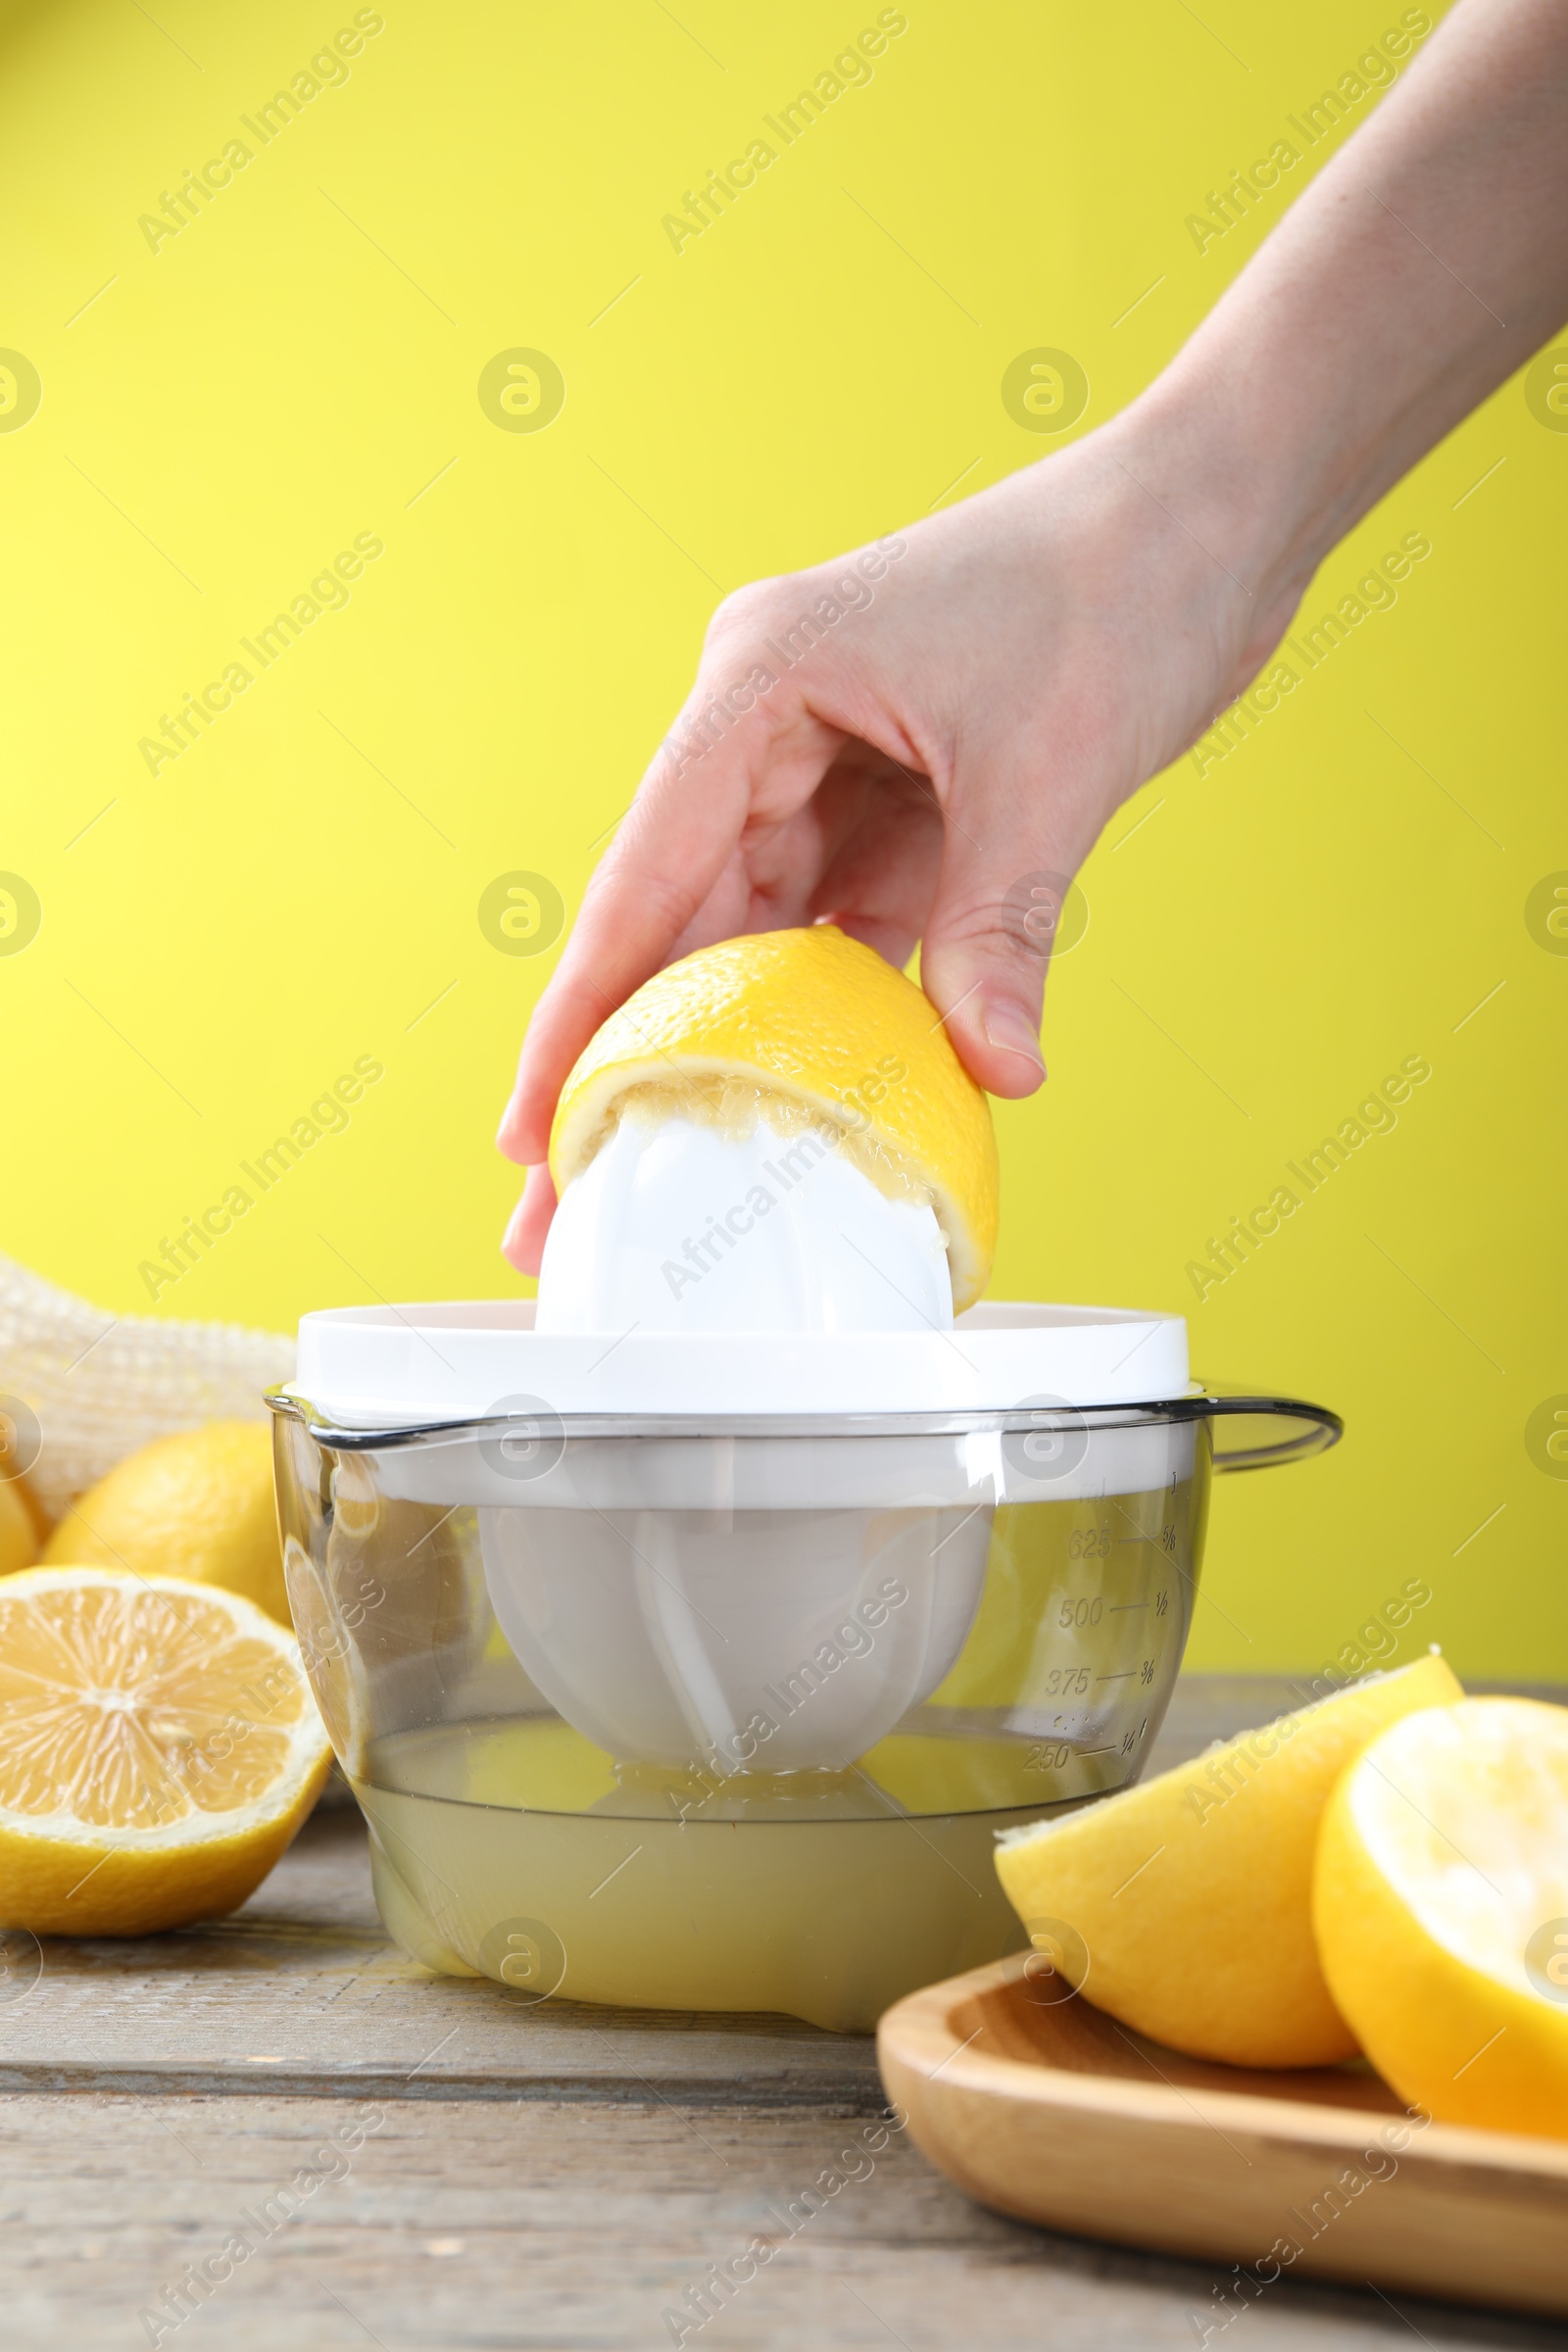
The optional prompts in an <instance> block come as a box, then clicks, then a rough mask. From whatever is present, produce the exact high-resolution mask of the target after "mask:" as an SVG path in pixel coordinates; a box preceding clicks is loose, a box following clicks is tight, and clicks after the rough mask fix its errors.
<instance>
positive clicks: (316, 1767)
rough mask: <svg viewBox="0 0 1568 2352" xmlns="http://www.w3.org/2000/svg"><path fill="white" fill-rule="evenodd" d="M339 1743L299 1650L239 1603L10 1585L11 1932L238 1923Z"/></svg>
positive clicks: (58, 1583) (219, 1595)
mask: <svg viewBox="0 0 1568 2352" xmlns="http://www.w3.org/2000/svg"><path fill="white" fill-rule="evenodd" d="M329 1760H330V1750H329V1749H328V1747H327V1743H326V1738H325V1735H324V1733H323V1732H322V1730H321V1723H320V1718H319V1715H318V1714H317V1711H316V1704H315V1701H314V1700H313V1698H312V1696H311V1692H310V1688H309V1685H308V1684H307V1682H306V1680H305V1675H304V1671H303V1669H302V1667H301V1664H300V1656H299V1651H298V1649H297V1647H296V1645H295V1643H294V1642H293V1640H292V1638H291V1637H290V1636H289V1635H288V1634H286V1633H285V1632H284V1631H283V1630H282V1628H281V1627H280V1626H278V1625H277V1624H276V1623H275V1622H274V1621H273V1619H272V1618H270V1617H269V1616H267V1615H266V1614H265V1613H264V1612H263V1611H262V1610H261V1609H259V1608H257V1607H255V1606H254V1605H253V1604H252V1603H251V1602H250V1601H248V1600H244V1599H242V1598H241V1597H240V1596H239V1595H238V1594H237V1593H225V1592H223V1591H221V1589H219V1588H217V1587H214V1586H201V1585H193V1584H189V1583H186V1582H184V1581H183V1580H181V1579H180V1578H177V1577H170V1576H165V1577H152V1578H145V1579H144V1578H141V1577H132V1576H126V1575H124V1574H123V1573H122V1572H120V1571H118V1570H112V1569H103V1568H93V1567H44V1568H24V1569H21V1570H19V1571H18V1573H17V1574H16V1575H14V1576H11V1577H8V1578H7V1579H6V1580H5V1581H4V1583H3V1584H0V1922H4V1924H5V1925H6V1926H7V1927H18V1928H30V1929H31V1930H32V1932H33V1933H34V1935H38V1936H46V1935H52V1936H141V1935H148V1934H151V1933H152V1932H154V1931H155V1930H158V1929H161V1928H174V1927H180V1926H183V1925H184V1924H185V1923H186V1922H187V1921H190V1920H193V1919H207V1918H212V1917H213V1916H214V1915H215V1914H217V1913H220V1912H224V1911H232V1910H233V1909H234V1908H235V1906H236V1905H237V1904H239V1903H242V1902H244V1900H245V1898H246V1896H247V1895H249V1894H250V1893H252V1892H253V1890H254V1889H255V1888H256V1887H258V1886H259V1885H260V1883H261V1881H262V1880H263V1879H264V1878H265V1877H266V1875H267V1873H268V1872H269V1871H270V1869H271V1867H272V1864H273V1863H274V1862H275V1861H276V1860H277V1858H278V1856H279V1854H281V1853H282V1851H283V1849H284V1847H285V1846H286V1845H287V1844H288V1842H289V1840H290V1838H292V1837H293V1835H294V1833H295V1831H296V1830H297V1829H298V1828H299V1825H300V1823H301V1822H302V1821H303V1820H304V1818H305V1816H306V1814H307V1813H308V1812H309V1811H310V1808H311V1806H312V1804H313V1803H314V1802H315V1799H316V1795H317V1792H318V1790H319V1788H320V1786H321V1782H322V1780H323V1778H324V1777H325V1773H326V1768H327V1764H328V1762H329Z"/></svg>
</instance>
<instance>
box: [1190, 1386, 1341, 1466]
mask: <svg viewBox="0 0 1568 2352" xmlns="http://www.w3.org/2000/svg"><path fill="white" fill-rule="evenodd" d="M1202 1413H1203V1418H1204V1419H1205V1420H1206V1421H1207V1422H1208V1423H1209V1438H1210V1441H1211V1443H1212V1444H1213V1448H1214V1467H1215V1469H1216V1470H1266V1469H1267V1468H1268V1467H1269V1466H1270V1464H1271V1463H1274V1462H1304V1461H1305V1460H1306V1459H1307V1457H1308V1455H1310V1454H1314V1453H1327V1451H1328V1449H1329V1447H1330V1446H1337V1445H1338V1444H1339V1442H1340V1440H1341V1438H1343V1437H1344V1435H1345V1423H1344V1421H1343V1420H1342V1419H1341V1417H1340V1415H1339V1414H1338V1413H1332V1412H1330V1410H1329V1408H1328V1406H1327V1405H1326V1404H1306V1403H1304V1402H1303V1401H1302V1400H1301V1399H1300V1398H1299V1397H1219V1396H1214V1395H1212V1394H1210V1395H1208V1396H1206V1397H1204V1399H1203V1405H1202ZM1249 1417H1250V1418H1251V1419H1254V1420H1259V1421H1261V1420H1274V1421H1281V1422H1284V1423H1286V1424H1291V1423H1294V1424H1295V1427H1294V1428H1289V1427H1287V1429H1285V1430H1282V1431H1281V1433H1280V1434H1279V1435H1278V1436H1276V1437H1267V1438H1264V1437H1262V1436H1261V1433H1253V1435H1254V1440H1255V1442H1252V1443H1248V1442H1247V1434H1248V1433H1246V1432H1245V1431H1243V1430H1238V1431H1237V1432H1236V1438H1237V1440H1238V1442H1237V1443H1236V1444H1233V1445H1231V1446H1221V1445H1220V1443H1219V1430H1218V1428H1217V1426H1216V1424H1218V1423H1220V1422H1222V1421H1226V1420H1233V1419H1247V1418H1249Z"/></svg>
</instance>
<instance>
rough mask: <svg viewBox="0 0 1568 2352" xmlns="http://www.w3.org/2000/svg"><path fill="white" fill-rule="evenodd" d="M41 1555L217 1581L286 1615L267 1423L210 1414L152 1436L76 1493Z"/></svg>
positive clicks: (273, 1613) (52, 1561) (283, 1618)
mask: <svg viewBox="0 0 1568 2352" xmlns="http://www.w3.org/2000/svg"><path fill="white" fill-rule="evenodd" d="M43 1557H44V1564H45V1565H46V1566H48V1567H54V1566H57V1565H62V1566H80V1567H93V1568H129V1569H132V1570H134V1571H135V1572H136V1574H138V1575H140V1576H184V1577H189V1578H190V1579H191V1580H192V1581H193V1582H194V1583H196V1584H199V1585H220V1586H221V1587H222V1589H223V1591H224V1592H225V1593H239V1594H240V1595H241V1597H242V1598H243V1599H245V1600H253V1601H255V1603H256V1604H257V1606H258V1608H263V1609H265V1610H266V1611H267V1613H268V1615H269V1616H270V1617H275V1618H276V1620H277V1622H278V1624H279V1625H287V1624H288V1623H289V1622H290V1620H289V1607H288V1595H287V1593H286V1592H285V1590H284V1585H283V1554H282V1547H281V1545H280V1544H279V1542H278V1534H277V1513H276V1509H275V1507H274V1504H273V1500H272V1445H271V1432H270V1429H269V1428H268V1427H267V1425H266V1424H265V1423H263V1422H257V1421H209V1422H208V1423H206V1425H205V1426H204V1427H203V1428H201V1429H183V1430H178V1431H176V1432H175V1434H174V1435H173V1436H172V1437H170V1438H156V1439H155V1440H154V1441H153V1443H152V1445H150V1446H142V1447H141V1449H140V1451H139V1452H136V1453H131V1454H127V1455H126V1456H125V1459H124V1460H123V1462H118V1463H117V1464H116V1465H115V1467H114V1469H113V1470H111V1471H110V1473H109V1475H108V1477H107V1478H101V1479H100V1480H99V1481H98V1484H97V1485H96V1486H95V1487H89V1488H88V1490H87V1492H86V1494H85V1495H78V1496H77V1498H76V1500H75V1501H74V1502H73V1504H72V1506H71V1508H70V1510H69V1511H68V1512H67V1513H66V1515H65V1517H64V1518H63V1519H62V1520H61V1522H60V1524H59V1526H58V1527H57V1528H56V1529H55V1531H54V1533H53V1534H52V1535H51V1537H50V1538H49V1542H48V1544H46V1545H45V1547H44V1555H43Z"/></svg>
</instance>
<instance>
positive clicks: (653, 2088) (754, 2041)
mask: <svg viewBox="0 0 1568 2352" xmlns="http://www.w3.org/2000/svg"><path fill="white" fill-rule="evenodd" d="M1299 1697H1300V1691H1299V1687H1298V1686H1297V1685H1294V1684H1292V1683H1290V1682H1288V1681H1287V1680H1286V1679H1285V1678H1283V1677H1273V1678H1266V1677H1255V1676H1254V1677H1243V1676H1189V1677H1185V1678H1184V1679H1183V1680H1182V1681H1181V1682H1180V1683H1179V1684H1178V1685H1177V1690H1176V1695H1175V1698H1174V1700H1173V1702H1172V1706H1171V1710H1170V1713H1169V1715H1168V1716H1167V1718H1166V1722H1165V1726H1164V1728H1163V1730H1162V1732H1161V1735H1160V1739H1159V1742H1158V1744H1157V1745H1156V1747H1155V1749H1154V1752H1153V1757H1152V1767H1153V1768H1154V1769H1156V1770H1158V1769H1162V1768H1163V1767H1164V1766H1165V1765H1167V1764H1170V1763H1173V1762H1176V1761H1178V1760H1179V1759H1180V1758H1181V1757H1183V1756H1187V1755H1192V1754H1196V1753H1197V1752H1199V1750H1201V1748H1202V1747H1203V1746H1205V1745H1206V1744H1207V1743H1208V1742H1209V1741H1210V1740H1215V1739H1221V1738H1228V1737H1229V1736H1230V1735H1231V1734H1232V1733H1233V1732H1235V1731H1237V1730H1239V1729H1241V1728H1243V1727H1244V1726H1246V1725H1249V1724H1253V1723H1259V1722H1262V1721H1264V1720H1266V1719H1267V1718H1268V1717H1269V1716H1270V1715H1274V1714H1278V1713H1279V1712H1281V1711H1282V1709H1284V1708H1287V1707H1290V1706H1292V1705H1295V1704H1297V1703H1298V1702H1299ZM7 1990H9V1991H10V1992H11V1993H12V1994H13V1995H17V1994H19V1993H20V1994H21V1995H22V1997H11V1998H4V1997H0V2090H12V2091H29V2090H50V2089H54V2090H62V2091H79V2090H83V2089H86V2090H92V2089H97V2088H106V2089H118V2090H121V2091H131V2090H134V2091H137V2092H152V2091H155V2090H157V2089H160V2088H164V2089H168V2090H171V2091H173V2090H183V2091H187V2092H201V2093H217V2092H230V2093H234V2094H236V2095H237V2094H239V2093H242V2092H245V2091H262V2090H268V2091H270V2093H271V2094H272V2095H279V2094H282V2093H285V2092H290V2093H299V2094H301V2095H305V2094H309V2093H316V2094H318V2095H321V2096H335V2097H354V2096H357V2095H367V2096H368V2095H374V2096H375V2097H377V2098H383V2099H385V2098H399V2099H415V2098H432V2097H441V2098H459V2097H461V2098H469V2099H497V2098H499V2099H516V2098H523V2097H531V2098H580V2099H589V2098H595V2099H607V2100H627V2099H631V2100H637V2099H646V2098H647V2097H649V2096H651V2095H660V2096H663V2097H669V2098H676V2099H680V2100H683V2101H688V2102H692V2103H702V2102H704V2101H710V2102H711V2101H719V2102H727V2101H733V2100H735V2099H736V2098H744V2099H746V2100H747V2101H749V2102H751V2103H753V2104H757V2105H781V2106H789V2105H808V2106H814V2107H822V2108H831V2109H833V2110H835V2111H836V2112H840V2113H843V2114H855V2115H868V2114H871V2113H873V2112H874V2111H875V2110H876V2108H877V2107H878V2105H879V2104H880V2101H881V2097H882V2092H881V2087H880V2082H879V2079H878V2076H877V2073H876V2065H875V2055H874V2050H873V2046H872V2042H871V2039H870V2037H869V2036H868V2035H851V2034H826V2033H823V2032H821V2031H820V2030H819V2029H818V2028H816V2027H813V2026H808V2025H804V2024H802V2023H801V2022H800V2021H799V2020H798V2019H793V2018H784V2017H774V2016H766V2015H760V2016H759V2015H748V2016H736V2017H727V2016H714V2015H692V2014H690V2013H686V2012H681V2013H677V2014H671V2013H667V2012H659V2011H652V2010H633V2009H626V2010H613V2009H598V2008H593V2007H590V2006H588V2005H585V2004H580V2003H571V2002H566V2001H549V2002H545V2003H543V2004H542V2005H540V2006H538V2007H534V2008H530V2007H528V2006H525V2005H524V2004H522V2003H521V2002H519V2001H517V2000H516V1999H515V1997H514V1996H513V1995H511V1994H510V1993H508V1992H507V1991H505V1990H504V1989H503V1988H501V1987H500V1986H497V1985H489V1984H486V1983H478V1982H475V1981H472V1980H467V1979H450V1978H432V1977H430V1976H429V1975H427V1974H426V1972H425V1971H424V1970H423V1969H421V1968H419V1967H418V1966H417V1964H416V1963H415V1962H414V1961H412V1960H409V1959H408V1958H407V1957H406V1956H405V1955H404V1954H403V1953H402V1952H400V1951H399V1950H398V1948H397V1946H396V1945H395V1944H394V1943H393V1942H392V1941H391V1939H390V1937H389V1936H387V1935H386V1932H385V1930H384V1929H383V1928H382V1926H381V1924H380V1921H379V1919H378V1918H377V1916H376V1911H375V1905H374V1902H373V1899H372V1897H371V1894H370V1880H369V1866H368V1853H367V1848H366V1840H365V1831H364V1825H363V1823H362V1822H361V1820H360V1816H359V1814H358V1811H357V1810H356V1809H355V1808H354V1807H353V1805H352V1802H350V1803H348V1804H347V1805H343V1806H340V1807H338V1808H335V1809H333V1808H327V1809H323V1810H321V1811H319V1812H318V1814H317V1815H316V1817H315V1818H314V1819H313V1820H312V1821H311V1822H310V1823H308V1824H307V1826H306V1828H305V1830H304V1832H303V1833H302V1835H301V1837H300V1838H299V1839H298V1840H297V1842H296V1843H295V1845H294V1847H293V1849H292V1850H291V1851H290V1852H289V1853H288V1854H286V1855H285V1856H284V1858H283V1860H282V1861H281V1862H280V1863H279V1864H278V1866H277V1868H276V1869H275V1870H274V1871H273V1872H272V1874H271V1876H270V1878H269V1879H268V1881H267V1883H266V1884H265V1886H263V1887H261V1888H260V1889H259V1890H258V1891H257V1893H256V1894H255V1895H254V1896H253V1897H252V1898H251V1900H250V1901H249V1902H248V1903H247V1904H246V1905H245V1907H244V1909H243V1910H242V1911H240V1912H238V1913H236V1914H235V1915H234V1916H233V1917H232V1918H231V1919H227V1920H218V1921H213V1922H210V1923H208V1924H206V1925H203V1926H201V1927H198V1928H194V1929H190V1930H187V1931H184V1932H183V1933H181V1934H178V1935H174V1936H148V1937H144V1938H141V1939H139V1940H134V1941H130V1940H126V1941H117V1940H113V1939H108V1938H103V1939H84V1940H81V1941H72V1940H68V1939H65V1938H59V1939H51V1940H50V1941H49V1942H48V1943H47V1944H46V1946H45V1948H44V1951H43V1955H42V1970H41V1974H40V1975H39V1978H38V1981H37V1983H36V1984H35V1985H32V1986H31V1988H30V1989H26V1988H25V1986H24V1985H23V1984H22V1983H21V1982H20V1980H19V1979H18V1977H17V1975H16V1973H15V1972H12V1974H11V1975H9V1976H8V1978H7V1980H6V1984H5V1985H4V1986H0V1994H3V1993H4V1992H5V1991H7Z"/></svg>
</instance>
